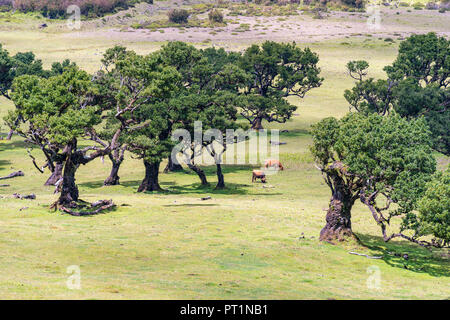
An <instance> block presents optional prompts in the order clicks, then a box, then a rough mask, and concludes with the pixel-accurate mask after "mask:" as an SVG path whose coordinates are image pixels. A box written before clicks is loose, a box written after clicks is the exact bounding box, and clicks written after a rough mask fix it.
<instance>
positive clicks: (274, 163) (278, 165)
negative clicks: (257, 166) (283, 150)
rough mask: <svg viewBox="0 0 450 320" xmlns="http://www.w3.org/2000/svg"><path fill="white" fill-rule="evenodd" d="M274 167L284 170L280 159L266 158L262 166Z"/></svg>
mask: <svg viewBox="0 0 450 320" xmlns="http://www.w3.org/2000/svg"><path fill="white" fill-rule="evenodd" d="M269 167H275V168H276V169H280V170H284V167H283V165H282V164H281V162H280V160H266V162H265V163H264V168H266V169H267V168H269Z"/></svg>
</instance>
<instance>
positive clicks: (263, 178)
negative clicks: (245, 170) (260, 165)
mask: <svg viewBox="0 0 450 320" xmlns="http://www.w3.org/2000/svg"><path fill="white" fill-rule="evenodd" d="M256 179H261V182H262V183H266V174H265V173H264V171H261V170H253V176H252V183H253V182H255V181H256Z"/></svg>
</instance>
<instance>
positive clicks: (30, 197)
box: [13, 193, 36, 200]
mask: <svg viewBox="0 0 450 320" xmlns="http://www.w3.org/2000/svg"><path fill="white" fill-rule="evenodd" d="M13 197H14V198H16V199H20V200H23V199H29V200H35V199H36V195H35V194H34V193H32V194H29V195H25V196H23V195H21V194H20V193H14V194H13Z"/></svg>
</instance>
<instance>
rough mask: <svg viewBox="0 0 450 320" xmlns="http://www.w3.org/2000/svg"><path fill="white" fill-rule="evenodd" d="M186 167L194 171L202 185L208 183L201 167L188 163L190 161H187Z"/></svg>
mask: <svg viewBox="0 0 450 320" xmlns="http://www.w3.org/2000/svg"><path fill="white" fill-rule="evenodd" d="M188 168H189V169H191V170H192V171H194V172H195V173H196V174H197V175H198V177H199V178H200V182H201V184H202V186H207V185H208V184H209V183H208V180H207V179H206V174H205V172H204V171H203V170H202V169H200V168H199V167H197V166H196V165H194V164H190V163H188Z"/></svg>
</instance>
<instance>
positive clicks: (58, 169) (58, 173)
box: [44, 162, 64, 186]
mask: <svg viewBox="0 0 450 320" xmlns="http://www.w3.org/2000/svg"><path fill="white" fill-rule="evenodd" d="M63 168H64V163H63V162H56V163H55V166H54V168H53V171H52V174H51V176H50V177H49V178H48V179H47V181H46V182H45V184H44V185H46V186H54V185H56V183H57V182H58V181H59V180H61V178H62V172H63Z"/></svg>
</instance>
